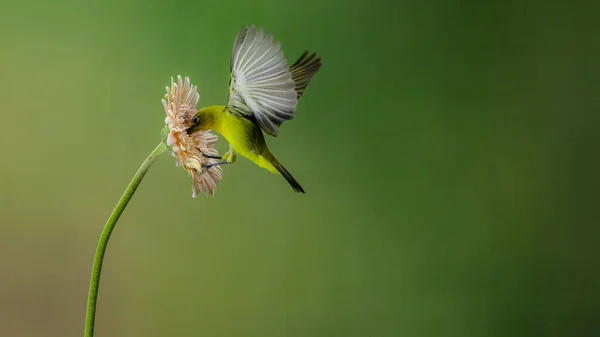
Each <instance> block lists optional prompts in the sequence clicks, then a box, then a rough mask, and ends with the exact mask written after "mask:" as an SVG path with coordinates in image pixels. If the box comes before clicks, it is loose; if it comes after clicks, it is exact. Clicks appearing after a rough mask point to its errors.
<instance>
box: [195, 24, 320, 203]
mask: <svg viewBox="0 0 600 337" xmlns="http://www.w3.org/2000/svg"><path fill="white" fill-rule="evenodd" d="M320 68H321V58H320V57H317V54H316V53H309V52H308V51H305V52H304V53H303V54H302V55H301V56H300V57H299V58H298V59H297V61H296V62H294V63H293V64H292V65H291V66H290V65H288V62H287V60H286V59H285V57H284V55H283V51H282V50H281V46H280V43H279V42H275V41H274V37H273V35H272V34H265V31H264V30H263V29H262V28H260V29H257V28H256V27H255V26H254V25H252V26H250V27H248V26H243V27H242V28H241V30H240V31H239V33H238V34H237V36H236V39H235V42H234V44H233V50H232V54H231V59H230V72H231V75H230V78H229V100H228V102H227V105H211V106H207V107H204V108H201V109H200V110H198V111H197V112H196V114H195V115H194V117H193V118H192V119H191V123H190V126H189V127H188V129H187V132H188V134H193V133H194V132H197V131H199V130H214V131H216V132H217V133H219V134H221V135H222V136H223V137H225V139H226V140H227V142H228V143H229V151H228V152H226V153H225V154H224V155H223V156H222V157H219V156H210V155H206V154H203V155H204V156H205V157H208V158H215V159H221V160H223V161H220V162H217V163H212V164H208V165H204V166H203V170H202V173H204V172H206V171H207V170H209V169H210V168H211V167H214V166H217V165H224V164H232V163H234V162H235V161H236V158H237V154H239V155H241V156H243V157H245V158H247V159H249V160H250V161H252V162H254V163H255V164H256V165H258V166H259V167H261V168H264V169H266V170H268V171H270V172H271V173H274V174H280V175H282V176H283V177H284V178H285V179H286V180H287V182H288V183H289V184H290V186H291V187H292V188H293V189H294V191H295V192H298V193H305V192H304V189H303V188H302V186H301V185H300V183H298V181H297V180H296V179H295V178H294V177H293V176H292V174H291V173H290V172H289V171H288V170H287V169H286V168H285V167H284V166H283V165H282V164H281V163H280V162H279V161H278V160H277V159H276V158H275V156H274V155H273V154H272V153H271V151H270V150H269V148H268V146H267V143H266V141H265V137H264V135H263V132H265V133H267V134H268V135H270V136H274V137H276V136H277V135H278V134H279V127H280V126H281V124H282V123H283V122H285V121H288V120H291V119H292V118H293V117H294V114H295V112H296V107H297V105H298V100H299V99H300V98H301V97H302V96H303V95H304V93H305V91H306V88H307V86H308V84H309V83H310V81H311V79H312V78H313V76H314V75H315V74H316V73H317V71H318V70H319V69H320Z"/></svg>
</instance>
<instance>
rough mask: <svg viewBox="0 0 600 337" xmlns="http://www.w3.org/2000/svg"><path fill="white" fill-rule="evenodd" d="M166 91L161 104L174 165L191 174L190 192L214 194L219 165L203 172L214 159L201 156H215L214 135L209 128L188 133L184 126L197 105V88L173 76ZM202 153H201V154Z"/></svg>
mask: <svg viewBox="0 0 600 337" xmlns="http://www.w3.org/2000/svg"><path fill="white" fill-rule="evenodd" d="M166 89H167V94H166V95H165V99H163V100H162V104H163V106H164V107H165V112H166V113H167V118H165V123H166V124H167V126H168V127H169V135H168V136H167V145H168V146H170V147H171V149H172V150H171V154H172V155H173V157H175V163H176V165H177V166H182V167H183V168H184V169H185V170H186V171H188V172H189V174H190V175H191V176H192V181H193V194H192V197H194V198H195V197H196V196H197V195H198V193H199V192H200V191H202V192H204V194H206V195H214V194H215V191H216V189H217V183H218V181H219V180H220V179H221V177H222V176H223V171H222V170H221V168H220V167H219V166H214V167H212V168H210V169H209V170H207V171H206V172H204V173H203V174H201V173H202V171H203V166H205V165H209V164H214V163H216V162H217V161H216V160H215V159H212V158H206V157H205V156H204V155H210V156H217V155H218V153H217V150H216V149H215V143H216V142H217V136H215V135H214V134H212V133H211V132H210V131H197V132H195V133H194V134H192V135H188V133H187V129H188V127H189V126H190V124H191V120H192V118H193V117H194V114H195V113H196V111H197V110H196V105H197V104H198V99H199V98H200V96H199V95H198V90H197V88H196V86H192V85H191V84H190V79H189V78H188V77H186V78H185V81H184V80H183V79H182V78H181V76H177V83H175V82H174V81H173V78H171V87H166ZM203 154H204V155H203Z"/></svg>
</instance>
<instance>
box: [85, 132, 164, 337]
mask: <svg viewBox="0 0 600 337" xmlns="http://www.w3.org/2000/svg"><path fill="white" fill-rule="evenodd" d="M165 149H166V145H165V144H164V143H163V142H161V143H160V144H159V145H158V146H157V147H156V148H155V149H154V151H152V153H150V155H149V156H148V158H146V160H145V161H144V162H143V163H142V166H140V168H139V169H138V171H137V172H136V173H135V175H134V176H133V179H131V182H129V185H128V186H127V189H125V192H123V195H122V196H121V199H119V202H118V203H117V205H116V206H115V209H113V211H112V213H111V214H110V217H109V218H108V221H107V222H106V226H104V230H103V231H102V235H101V236H100V241H98V248H96V256H95V257H94V267H93V269H92V278H91V280H90V292H89V293H88V303H87V313H86V315H85V337H92V336H93V335H94V321H95V320H96V302H97V301H98V286H99V283H100V272H101V271H102V261H103V260H104V252H105V251H106V246H107V244H108V240H109V239H110V234H111V233H112V231H113V229H114V228H115V224H116V223H117V220H119V217H120V216H121V213H123V210H125V207H126V206H127V204H128V203H129V200H131V197H132V196H133V194H134V193H135V190H136V189H137V188H138V186H139V185H140V183H141V182H142V179H144V176H145V175H146V172H148V169H149V168H150V166H152V163H154V161H155V160H156V158H157V157H158V156H159V155H160V154H161V153H163V152H164V151H165Z"/></svg>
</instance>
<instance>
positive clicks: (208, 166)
mask: <svg viewBox="0 0 600 337" xmlns="http://www.w3.org/2000/svg"><path fill="white" fill-rule="evenodd" d="M225 164H231V163H230V162H228V161H222V162H218V163H212V164H208V165H202V167H203V169H202V172H200V175H203V174H204V173H205V172H206V171H208V170H210V168H211V167H215V166H219V165H225Z"/></svg>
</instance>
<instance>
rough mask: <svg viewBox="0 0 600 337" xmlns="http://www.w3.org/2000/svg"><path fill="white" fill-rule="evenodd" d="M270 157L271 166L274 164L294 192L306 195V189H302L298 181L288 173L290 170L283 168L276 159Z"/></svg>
mask: <svg viewBox="0 0 600 337" xmlns="http://www.w3.org/2000/svg"><path fill="white" fill-rule="evenodd" d="M269 157H270V158H269V161H270V162H271V164H273V166H274V167H275V168H276V169H277V171H279V173H281V175H282V176H283V177H284V178H285V180H287V182H288V183H289V184H290V186H292V188H293V189H294V191H296V192H297V193H304V189H303V188H302V186H300V183H298V182H297V181H296V179H294V177H293V176H292V174H291V173H290V172H288V170H286V169H285V167H283V165H281V163H280V162H279V161H277V159H275V157H274V156H273V155H270V156H269Z"/></svg>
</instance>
